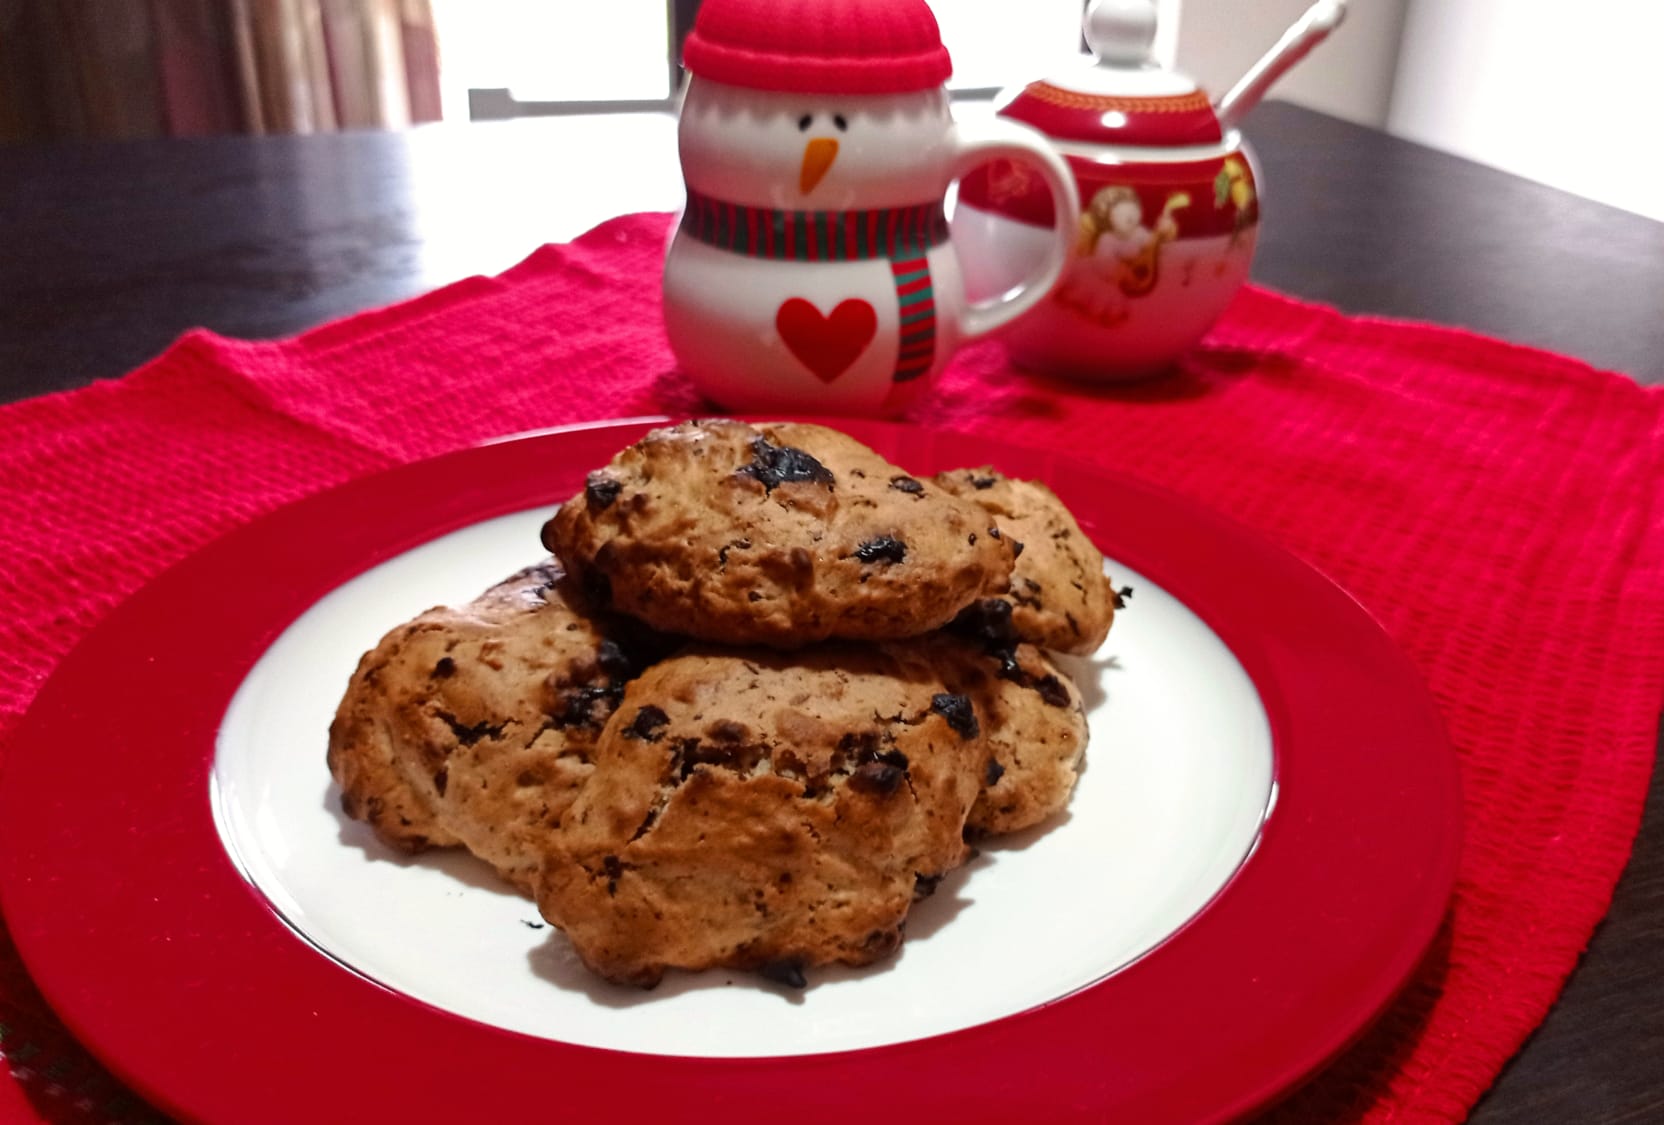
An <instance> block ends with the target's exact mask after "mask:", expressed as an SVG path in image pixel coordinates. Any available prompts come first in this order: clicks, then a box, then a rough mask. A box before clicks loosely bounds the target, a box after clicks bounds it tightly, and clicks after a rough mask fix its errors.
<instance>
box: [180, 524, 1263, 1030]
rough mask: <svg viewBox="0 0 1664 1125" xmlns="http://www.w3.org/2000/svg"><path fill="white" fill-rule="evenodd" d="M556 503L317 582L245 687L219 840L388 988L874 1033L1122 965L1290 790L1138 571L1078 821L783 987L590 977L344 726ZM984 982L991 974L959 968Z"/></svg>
mask: <svg viewBox="0 0 1664 1125" xmlns="http://www.w3.org/2000/svg"><path fill="white" fill-rule="evenodd" d="M546 516H547V512H546V511H544V510H541V509H540V510H536V511H528V512H522V513H518V514H516V515H512V516H505V517H503V518H500V519H494V520H488V521H485V522H482V523H479V524H476V525H474V526H472V527H468V528H465V529H463V530H461V531H458V532H455V533H453V534H450V535H446V536H444V537H442V538H439V539H436V540H433V541H432V542H429V543H426V544H424V545H423V546H420V547H418V548H416V549H414V550H411V551H409V552H406V553H405V554H403V555H400V556H398V557H396V558H394V559H392V560H390V561H388V562H386V563H384V564H382V565H380V566H377V567H375V568H374V569H372V570H370V571H368V572H366V573H365V574H363V575H360V576H359V577H358V578H355V579H353V580H352V581H350V582H348V583H346V584H345V585H343V586H341V587H339V588H338V589H336V590H334V591H333V592H331V593H330V594H329V595H327V596H326V597H324V598H323V599H321V600H320V601H318V602H317V603H316V604H315V605H313V606H312V608H311V609H309V610H308V611H307V612H306V613H304V614H303V615H302V616H301V617H300V618H299V619H298V620H296V621H295V622H294V623H293V624H292V625H291V626H290V627H289V628H288V629H287V630H286V631H285V632H284V633H283V634H282V635H281V636H280V637H279V638H278V639H277V641H276V642H275V643H273V644H272V646H271V647H270V648H269V649H268V650H267V651H266V653H265V655H264V656H263V657H262V658H261V659H260V661H259V662H258V664H257V665H256V666H255V667H254V668H253V669H252V670H251V672H250V673H249V675H248V677H247V678H246V679H245V680H244V682H243V684H242V686H241V687H240V688H239V690H238V691H237V693H236V695H235V697H234V698H233V699H232V702H231V705H230V707H229V708H228V710H227V712H226V715H225V720H224V723H223V725H222V728H221V730H220V734H219V738H218V742H217V748H216V755H215V760H214V769H213V772H212V776H211V781H210V788H211V792H210V797H211V800H212V801H213V807H214V815H215V822H216V824H217V825H218V827H219V831H220V836H221V839H222V841H223V842H224V844H225V847H226V849H227V851H228V852H229V853H230V854H231V856H232V858H233V859H234V860H235V862H236V863H237V864H238V866H239V868H240V869H241V870H242V871H243V873H244V874H245V875H246V876H247V877H248V879H249V880H250V882H252V883H253V884H254V886H255V887H256V888H258V889H259V891H260V892H261V894H263V895H264V896H265V897H266V898H267V899H268V900H269V901H270V902H271V903H272V904H273V906H274V907H275V908H276V910H277V911H278V912H279V914H280V915H281V916H282V917H283V918H284V919H285V921H286V922H287V923H288V924H289V925H290V926H291V927H292V928H293V929H294V930H295V931H296V932H297V933H298V934H300V935H301V936H303V937H304V938H305V939H306V940H307V941H309V942H311V943H312V944H313V945H314V946H316V947H317V948H318V949H319V950H321V951H323V952H324V953H326V954H328V955H329V956H330V957H332V958H334V959H335V960H337V961H339V962H340V963H341V964H343V965H345V966H347V967H349V968H351V969H352V970H354V971H356V972H358V973H361V974H363V975H364V976H366V977H368V978H370V979H373V980H375V981H378V982H380V983H381V984H384V985H386V986H387V987H389V988H392V989H395V990H397V991H400V992H403V993H406V994H408V995H410V996H413V997H416V998H417V999H420V1000H422V1001H425V1002H426V1003H429V1004H432V1005H434V1006H436V1007H439V1008H443V1009H446V1010H448V1011H451V1012H455V1013H457V1014H459V1015H462V1016H466V1017H469V1018H471V1019H475V1020H479V1021H481V1022H483V1023H487V1024H492V1025H495V1026H498V1027H502V1028H506V1029H509V1030H513V1031H519V1032H524V1033H526V1034H530V1035H535V1036H541V1037H544V1038H548V1039H555V1040H560V1041H563V1042H567V1043H573V1044H580V1045H587V1046H594V1047H606V1048H612V1049H616V1050H630V1051H638V1052H651V1053H658V1054H668V1055H692V1056H704V1057H717V1056H737V1057H743V1056H772V1055H796V1054H811V1053H819V1052H826V1051H838V1050H848V1049H853V1048H859V1047H873V1046H879V1045H883V1044H889V1043H898V1042H904V1041H907V1040H912V1039H918V1038H922V1037H925V1036H930V1035H936V1034H940V1033H943V1032H948V1031H953V1030H956V1029H959V1028H965V1027H971V1026H974V1025H977V1024H981V1023H984V1022H986V1021H989V1020H994V1019H998V1018H1000V1017H1002V1016H1007V1015H1011V1014H1014V1013H1016V1012H1020V1011H1024V1010H1026V1009H1028V1008H1031V1007H1034V1006H1036V1005H1039V1004H1043V1003H1045V1002H1047V1001H1049V1000H1053V999H1056V998H1057V997H1060V996H1063V995H1066V994H1068V993H1070V992H1073V991H1075V990H1077V989H1079V988H1082V987H1084V986H1086V985H1088V984H1091V983H1092V982H1094V981H1096V980H1099V979H1101V978H1103V977H1105V976H1107V975H1108V974H1110V973H1113V972H1115V971H1116V970H1117V969H1118V968H1121V967H1124V966H1125V965H1127V964H1128V963H1130V962H1131V961H1133V960H1134V959H1136V958H1137V957H1138V956H1140V955H1141V954H1143V953H1145V952H1147V951H1148V950H1150V949H1151V948H1153V947H1154V946H1156V945H1157V944H1159V943H1160V942H1161V941H1162V939H1163V938H1165V937H1167V936H1168V935H1169V934H1171V933H1173V932H1174V931H1175V930H1177V929H1178V928H1179V927H1180V926H1182V925H1183V924H1184V922H1185V921H1186V920H1187V919H1189V918H1191V917H1192V916H1194V915H1195V914H1196V913H1197V912H1198V911H1200V910H1201V909H1202V907H1203V906H1205V905H1206V904H1207V903H1208V901H1209V900H1210V899H1211V898H1212V897H1213V896H1214V895H1215V894H1217V893H1218V891H1219V890H1220V889H1221V888H1222V887H1223V886H1224V885H1225V883H1226V882H1227V881H1228V880H1229V878H1230V876H1231V874H1232V873H1233V872H1234V871H1235V870H1236V869H1237V868H1238V867H1239V866H1240V865H1241V863H1242V861H1243V859H1244V858H1245V857H1246V856H1247V855H1248V854H1249V852H1250V851H1251V850H1252V848H1253V845H1254V841H1255V839H1256V838H1257V836H1258V833H1259V828H1260V825H1261V823H1262V821H1263V819H1264V817H1265V815H1266V813H1267V810H1268V809H1269V807H1270V805H1271V803H1272V798H1273V792H1274V788H1273V780H1272V779H1273V762H1272V750H1271V733H1270V727H1269V724H1268V721H1267V718H1266V714H1265V711H1264V708H1263V707H1262V706H1261V704H1260V700H1259V697H1258V695H1257V693H1256V692H1255V690H1254V687H1253V684H1252V683H1251V682H1250V680H1249V678H1248V676H1247V674H1246V673H1245V672H1244V671H1243V669H1242V667H1241V666H1240V665H1239V664H1238V663H1237V661H1236V659H1235V658H1234V657H1233V656H1232V654H1231V652H1230V650H1229V649H1228V648H1226V646H1225V645H1224V644H1223V643H1222V642H1221V641H1220V640H1219V638H1218V637H1217V636H1216V635H1215V634H1214V633H1213V632H1212V631H1211V630H1210V629H1209V628H1208V627H1207V626H1206V625H1204V624H1203V623H1202V621H1201V620H1200V619H1199V618H1197V617H1196V616H1195V614H1193V613H1191V612H1190V610H1188V609H1187V608H1185V606H1184V605H1183V604H1181V603H1180V602H1178V601H1177V600H1176V599H1174V598H1173V597H1171V596H1170V595H1168V594H1167V593H1166V592H1165V591H1163V590H1161V589H1160V588H1159V587H1157V586H1155V585H1153V584H1152V583H1150V582H1149V581H1148V580H1146V579H1144V578H1143V577H1142V576H1140V575H1138V574H1135V573H1133V572H1132V571H1130V570H1129V569H1128V568H1126V567H1123V566H1120V565H1118V564H1116V563H1115V562H1113V560H1112V561H1111V562H1110V563H1109V571H1110V573H1111V574H1112V575H1113V576H1114V578H1115V581H1116V583H1117V585H1123V584H1130V585H1132V586H1134V587H1135V589H1136V591H1137V592H1136V594H1135V596H1134V599H1133V602H1132V605H1131V606H1130V608H1129V609H1128V610H1127V611H1126V612H1124V613H1122V614H1120V615H1118V616H1117V618H1116V623H1115V628H1114V630H1113V631H1112V633H1111V635H1110V639H1109V641H1108V642H1107V643H1106V644H1105V646H1104V648H1103V650H1102V651H1101V652H1100V653H1099V654H1098V655H1097V656H1096V657H1095V658H1094V659H1092V660H1090V661H1085V660H1082V661H1070V662H1066V663H1067V666H1068V669H1069V671H1071V672H1072V673H1074V674H1075V675H1076V677H1077V679H1078V681H1079V683H1080V686H1081V689H1082V691H1083V693H1084V695H1085V697H1086V702H1087V705H1088V713H1089V718H1090V722H1091V731H1092V737H1091V744H1090V746H1089V748H1088V751H1087V762H1088V768H1087V769H1086V771H1085V773H1084V774H1083V775H1082V777H1081V781H1080V785H1079V787H1078V788H1077V790H1076V793H1075V796H1074V799H1073V801H1072V803H1071V805H1070V808H1069V810H1068V812H1067V814H1065V815H1064V816H1062V817H1059V818H1057V819H1055V820H1054V821H1052V822H1049V823H1047V824H1045V825H1042V826H1040V827H1038V828H1036V829H1032V830H1030V831H1028V832H1024V833H1021V834H1018V835H1016V836H1011V837H1005V838H1001V839H996V840H993V841H989V842H985V843H984V844H983V845H982V849H981V855H980V857H979V858H977V859H975V860H973V861H972V862H971V863H969V864H968V865H966V866H965V867H964V868H962V869H960V870H959V871H957V872H955V873H954V874H952V875H950V876H949V877H948V878H946V879H944V880H943V881H942V883H941V885H940V887H939V889H938V890H937V892H936V894H935V895H934V896H932V897H931V898H929V899H927V900H925V901H924V902H921V903H919V904H918V905H917V906H916V907H915V908H914V910H913V912H912V915H911V916H910V918H909V921H908V926H907V942H906V944H905V945H904V946H903V948H902V950H901V952H900V953H899V955H897V956H896V957H895V958H893V959H892V960H890V961H887V962H884V963H881V964H879V965H877V966H873V967H870V968H866V969H859V970H846V969H832V970H826V969H822V970H815V971H813V972H812V973H811V979H810V987H809V988H807V989H806V990H804V991H802V992H801V993H798V992H790V991H788V990H784V989H781V988H778V987H776V986H773V985H768V984H765V983H762V982H760V981H758V980H757V979H756V978H754V977H751V976H749V975H747V974H737V973H733V972H725V971H720V970H719V971H713V972H706V973H698V974H688V973H675V974H671V975H670V976H669V977H667V978H666V980H665V982H664V983H663V984H662V985H660V986H659V987H658V988H657V989H655V990H653V991H651V992H641V991H638V990H635V989H628V988H621V987H618V986H614V985H610V984H607V983H606V982H604V981H601V980H599V979H598V978H595V977H593V976H592V975H591V974H589V973H588V972H587V970H585V969H584V968H583V967H582V965H581V964H580V963H579V962H578V960H577V958H576V956H575V955H574V954H573V953H572V951H571V948H570V946H569V945H568V944H567V943H566V941H565V939H564V938H563V937H562V936H561V935H560V934H559V932H558V931H555V930H554V929H553V928H551V927H547V926H544V925H543V924H542V919H541V918H540V917H539V916H538V913H537V910H536V907H535V906H534V905H533V904H532V903H531V902H530V901H528V900H526V899H524V898H521V897H520V896H519V895H518V894H516V893H515V892H514V891H512V890H511V889H509V888H508V887H506V886H505V885H504V884H502V883H501V882H499V881H498V879H497V878H496V876H495V874H494V873H493V872H492V871H491V870H490V868H488V867H487V866H486V865H484V864H483V863H480V862H479V861H477V860H475V859H473V858H472V857H471V856H468V855H467V854H465V853H461V852H435V853H428V854H427V855H424V856H420V857H416V858H411V857H408V856H404V855H402V854H400V853H397V852H394V851H392V850H391V849H389V848H387V847H385V846H384V845H382V844H381V843H379V842H378V841H377V840H376V839H375V837H374V835H373V834H372V833H371V832H370V830H369V829H368V828H367V827H366V826H365V825H363V824H361V823H358V822H356V821H352V820H348V819H347V818H346V817H345V816H344V815H342V813H341V812H340V806H339V791H338V790H337V789H336V787H335V785H334V783H333V782H332V781H331V779H330V777H329V773H328V771H327V769H326V768H325V765H324V750H325V745H326V738H327V731H328V727H329V721H330V719H331V718H332V717H333V715H334V711H335V706H336V703H337V702H338V700H339V698H340V695H341V692H342V690H343V689H344V687H345V685H346V683H347V681H348V678H349V677H350V675H351V673H352V671H353V668H354V666H355V665H356V663H357V661H358V658H359V656H360V655H361V654H362V653H363V652H364V651H365V650H367V649H369V648H371V647H373V646H374V645H375V643H376V641H377V640H378V639H379V638H380V637H381V635H382V634H383V633H385V632H386V631H388V630H389V629H391V628H392V627H393V626H395V625H397V624H399V623H401V622H403V621H405V620H407V619H409V618H410V617H413V616H415V614H417V613H418V612H420V611H421V610H423V609H426V608H428V607H429V606H432V605H437V604H460V603H463V602H466V601H468V600H470V599H472V598H473V597H474V596H475V595H476V594H478V593H479V592H480V591H481V590H483V589H485V588H486V587H487V586H489V585H491V584H492V583H494V582H496V581H498V580H500V579H501V578H503V577H504V576H506V575H508V574H510V573H512V572H513V571H515V570H517V569H519V568H520V567H522V566H524V565H526V564H528V563H531V562H534V561H536V559H535V557H534V556H528V553H527V551H526V544H527V543H535V542H536V541H537V531H538V527H539V525H540V524H541V523H542V521H543V520H544V519H545V518H546ZM971 982H974V984H975V987H974V988H973V987H966V986H967V984H969V983H971Z"/></svg>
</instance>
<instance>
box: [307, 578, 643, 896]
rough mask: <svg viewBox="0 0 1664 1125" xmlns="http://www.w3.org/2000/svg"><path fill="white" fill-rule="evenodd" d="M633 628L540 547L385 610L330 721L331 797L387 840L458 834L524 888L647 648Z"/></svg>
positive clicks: (449, 839)
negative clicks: (440, 598)
mask: <svg viewBox="0 0 1664 1125" xmlns="http://www.w3.org/2000/svg"><path fill="white" fill-rule="evenodd" d="M644 633H645V630H642V629H641V628H640V627H639V626H637V625H635V624H634V623H633V622H631V623H621V622H613V621H610V620H605V619H603V618H601V617H600V616H598V615H596V614H594V613H592V612H590V611H589V610H587V609H585V608H584V607H583V605H582V598H581V596H579V595H577V594H575V592H574V591H573V590H572V589H571V588H570V587H569V584H568V583H567V582H565V581H563V580H562V574H561V571H560V568H559V566H558V565H557V564H555V563H554V562H553V560H550V562H549V563H547V564H544V565H541V566H536V567H531V568H529V569H527V570H523V571H521V572H520V573H518V574H516V575H514V576H513V577H512V578H509V579H508V580H507V581H505V582H503V583H501V584H499V585H497V586H494V587H492V588H491V589H490V590H488V591H486V592H485V593H484V594H483V595H481V596H480V597H479V598H477V599H476V600H475V601H473V602H471V603H469V604H468V605H466V606H463V607H462V608H460V609H446V608H440V609H432V610H429V611H427V612H426V613H423V614H422V615H421V616H419V617H417V618H416V619H415V620H414V621H411V622H409V623H408V624H405V625H401V626H400V627H399V628H397V629H395V630H393V631H392V632H391V633H389V634H388V635H387V636H386V637H385V638H383V639H382V641H381V643H380V644H378V645H377V646H376V647H375V649H373V650H372V651H370V652H368V653H366V654H365V655H364V657H363V659H361V660H360V661H359V664H358V670H357V671H356V672H355V673H354V674H353V677H352V681H351V683H350V685H349V686H348V689H347V692H346V695H345V697H344V698H343V699H342V700H341V703H340V707H339V709H338V711H337V713H336V716H335V720H334V722H333V723H332V724H331V725H330V731H329V753H328V761H329V769H330V772H331V773H332V774H333V775H334V777H335V779H336V781H338V782H339V783H340V785H341V807H342V808H343V809H344V810H345V811H346V813H347V815H348V816H351V817H354V818H355V819H358V820H364V821H367V822H368V823H369V824H370V825H371V826H372V827H373V828H374V829H375V831H376V834H377V835H378V836H379V837H380V838H381V839H382V840H384V841H385V842H387V843H388V844H390V845H392V846H394V847H396V848H399V849H401V850H403V851H407V852H416V851H421V850H423V849H425V848H429V847H445V846H450V845H456V844H461V845H464V846H465V847H467V848H468V850H469V851H471V852H473V853H474V854H475V855H477V856H479V857H480V858H481V859H483V860H485V861H486V862H487V863H490V864H491V865H492V866H493V867H495V868H496V869H497V870H498V872H499V873H501V874H502V876H503V877H504V878H505V879H507V880H508V881H509V882H511V883H514V884H515V885H517V886H519V887H520V888H521V889H523V890H527V891H529V890H530V889H531V886H532V881H533V876H534V875H535V872H536V869H537V866H538V862H539V857H540V856H541V852H542V841H543V839H544V837H546V836H547V835H548V834H549V833H550V832H552V831H553V830H554V829H555V826H556V825H557V823H558V822H559V820H560V816H561V813H563V812H564V811H565V810H566V806H567V805H568V804H570V803H571V801H572V799H573V798H574V796H576V794H577V791H578V788H579V787H580V786H581V785H582V784H583V782H584V781H585V780H586V779H587V778H588V777H589V774H590V771H591V769H592V768H593V767H592V764H591V762H592V758H591V755H592V753H593V750H594V747H595V741H596V738H597V737H598V736H599V734H600V732H601V729H602V727H603V725H604V724H605V723H606V722H607V720H608V718H609V717H610V716H611V715H612V712H613V709H614V707H615V706H616V705H617V702H618V700H619V698H620V697H621V696H622V694H623V691H624V683H625V681H626V680H627V679H629V677H630V676H631V675H633V674H634V673H635V671H636V670H637V668H638V666H639V664H640V663H641V662H642V661H644V660H646V659H649V658H650V657H651V655H655V654H656V653H655V651H654V648H655V644H656V643H657V642H656V641H654V639H652V638H650V637H645V636H643V634H644Z"/></svg>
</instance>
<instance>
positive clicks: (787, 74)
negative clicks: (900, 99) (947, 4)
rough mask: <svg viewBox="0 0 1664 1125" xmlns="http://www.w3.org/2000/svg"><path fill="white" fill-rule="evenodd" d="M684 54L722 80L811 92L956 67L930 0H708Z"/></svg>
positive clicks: (944, 73)
mask: <svg viewBox="0 0 1664 1125" xmlns="http://www.w3.org/2000/svg"><path fill="white" fill-rule="evenodd" d="M682 61H683V63H684V64H685V65H686V66H687V68H688V70H689V71H691V72H692V73H694V74H695V75H697V76H699V77H700V78H708V79H710V80H711V81H712V82H722V83H726V84H727V85H730V86H749V87H751V88H753V89H757V90H784V91H789V92H792V93H805V94H900V93H905V92H907V91H910V90H928V89H930V88H931V87H933V86H940V85H941V84H942V83H944V82H946V81H947V80H948V75H950V74H952V73H953V63H952V61H951V60H950V59H949V58H948V51H947V48H946V47H944V46H942V33H941V31H940V30H939V29H938V28H937V26H936V17H935V16H934V15H932V14H931V11H930V8H929V7H928V6H927V5H926V4H925V0H704V3H703V4H702V5H701V6H700V9H699V17H698V19H696V20H695V21H694V24H693V31H692V32H691V33H689V35H688V38H687V43H686V44H685V45H684V46H683V49H682Z"/></svg>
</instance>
